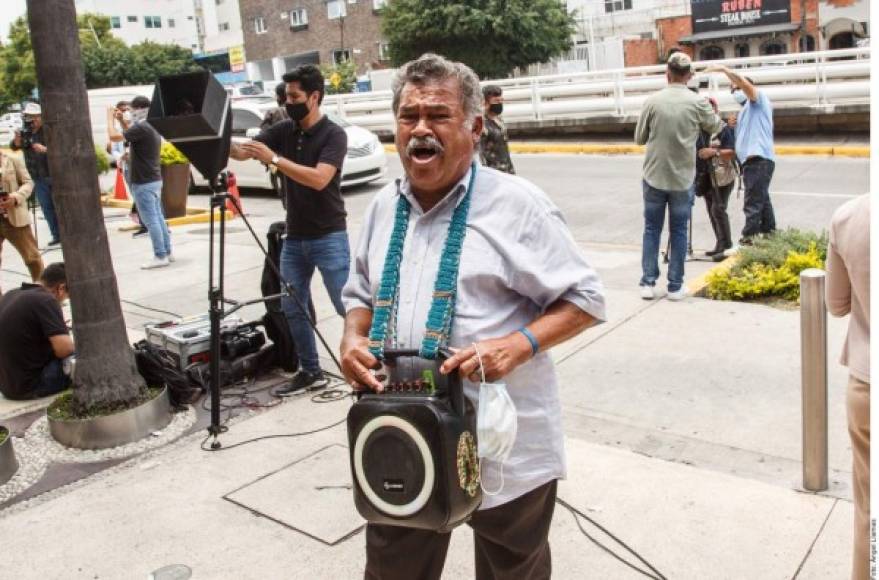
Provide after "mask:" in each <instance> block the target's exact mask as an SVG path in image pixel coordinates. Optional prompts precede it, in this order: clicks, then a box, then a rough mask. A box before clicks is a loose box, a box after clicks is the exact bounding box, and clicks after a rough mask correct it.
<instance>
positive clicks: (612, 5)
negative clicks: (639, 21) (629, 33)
mask: <svg viewBox="0 0 879 580" xmlns="http://www.w3.org/2000/svg"><path fill="white" fill-rule="evenodd" d="M631 9H632V0H604V12H605V13H606V14H610V13H611V12H619V11H620V10H631Z"/></svg>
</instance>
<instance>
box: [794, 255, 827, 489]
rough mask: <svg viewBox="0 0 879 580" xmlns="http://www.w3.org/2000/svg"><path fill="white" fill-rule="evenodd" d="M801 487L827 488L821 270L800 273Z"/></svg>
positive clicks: (825, 343)
mask: <svg viewBox="0 0 879 580" xmlns="http://www.w3.org/2000/svg"><path fill="white" fill-rule="evenodd" d="M800 347H801V352H800V357H801V361H802V388H803V487H804V488H806V489H808V490H809V491H823V490H825V489H827V308H826V306H825V303H824V270H818V269H816V268H809V269H808V270H803V271H802V272H801V273H800Z"/></svg>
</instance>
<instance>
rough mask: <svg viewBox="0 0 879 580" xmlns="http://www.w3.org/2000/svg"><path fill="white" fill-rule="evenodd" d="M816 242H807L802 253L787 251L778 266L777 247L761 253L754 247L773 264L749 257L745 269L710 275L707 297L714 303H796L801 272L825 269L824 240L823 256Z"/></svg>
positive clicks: (738, 266)
mask: <svg viewBox="0 0 879 580" xmlns="http://www.w3.org/2000/svg"><path fill="white" fill-rule="evenodd" d="M821 237H822V238H826V237H825V236H823V235H822V236H821ZM799 239H803V238H799ZM819 241H820V240H818V241H812V242H810V243H809V245H808V247H807V248H806V249H805V251H792V250H789V251H788V252H787V255H786V256H785V257H784V259H783V260H782V261H781V263H780V264H778V263H777V258H778V252H779V251H780V248H781V246H780V245H779V244H776V243H772V244H766V245H765V246H764V248H763V249H760V248H757V246H756V244H755V248H754V249H756V250H757V252H761V251H764V250H765V254H764V258H765V259H766V260H767V262H769V261H770V260H772V261H771V262H770V263H765V262H758V261H756V260H754V259H753V257H754V254H752V255H751V259H749V261H748V263H747V264H745V265H744V266H742V265H741V264H737V265H736V266H734V267H733V268H731V269H729V270H719V271H715V272H712V273H711V274H710V275H709V276H708V296H709V297H710V298H714V299H716V300H754V299H760V298H783V299H785V300H790V301H793V302H798V301H799V299H800V272H802V271H803V270H805V269H807V268H824V259H825V257H826V253H827V247H826V239H825V240H824V241H825V246H824V250H823V252H822V250H821V249H820V248H819V246H818V243H819ZM776 264H777V265H776Z"/></svg>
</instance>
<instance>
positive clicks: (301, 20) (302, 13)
mask: <svg viewBox="0 0 879 580" xmlns="http://www.w3.org/2000/svg"><path fill="white" fill-rule="evenodd" d="M307 25H308V11H307V10H306V9H305V8H297V9H296V10H291V11H290V28H298V27H301V26H307Z"/></svg>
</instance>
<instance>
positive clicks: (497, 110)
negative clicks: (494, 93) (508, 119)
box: [488, 103, 504, 115]
mask: <svg viewBox="0 0 879 580" xmlns="http://www.w3.org/2000/svg"><path fill="white" fill-rule="evenodd" d="M488 110H489V111H491V114H492V115H500V114H501V113H503V112H504V104H503V103H492V104H490V105H489V106H488Z"/></svg>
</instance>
